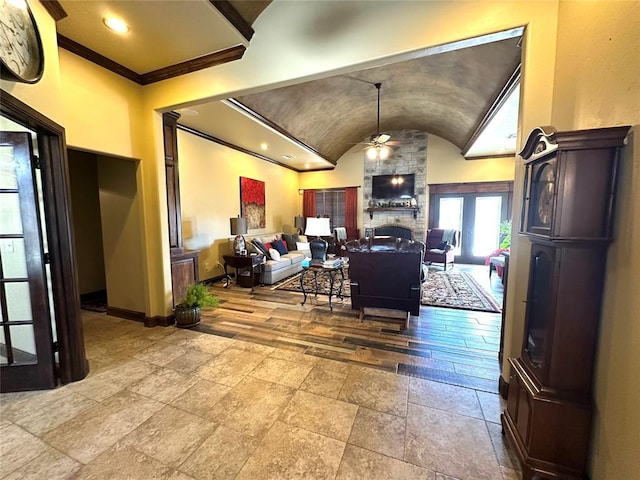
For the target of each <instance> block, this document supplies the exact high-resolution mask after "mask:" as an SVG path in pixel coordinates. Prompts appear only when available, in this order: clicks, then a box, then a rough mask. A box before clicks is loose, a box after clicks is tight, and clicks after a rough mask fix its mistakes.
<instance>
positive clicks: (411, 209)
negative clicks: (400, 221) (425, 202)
mask: <svg viewBox="0 0 640 480" xmlns="http://www.w3.org/2000/svg"><path fill="white" fill-rule="evenodd" d="M419 211H420V208H419V207H369V208H367V212H369V218H370V219H371V220H373V212H413V218H418V212H419Z"/></svg>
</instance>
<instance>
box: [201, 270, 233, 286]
mask: <svg viewBox="0 0 640 480" xmlns="http://www.w3.org/2000/svg"><path fill="white" fill-rule="evenodd" d="M231 270H233V269H231ZM229 276H231V277H234V276H235V273H234V272H233V271H231V272H229ZM224 278H225V276H224V275H216V276H215V277H209V278H205V279H203V280H200V282H199V283H215V282H219V281H220V280H223V279H224Z"/></svg>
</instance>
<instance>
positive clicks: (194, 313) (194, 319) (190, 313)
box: [173, 305, 200, 328]
mask: <svg viewBox="0 0 640 480" xmlns="http://www.w3.org/2000/svg"><path fill="white" fill-rule="evenodd" d="M173 313H174V315H175V317H176V327H178V328H190V327H195V326H196V325H198V324H199V323H200V307H187V306H184V305H176V307H175V308H174V310H173Z"/></svg>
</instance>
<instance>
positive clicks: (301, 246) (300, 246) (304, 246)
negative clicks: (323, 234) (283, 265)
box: [296, 242, 311, 251]
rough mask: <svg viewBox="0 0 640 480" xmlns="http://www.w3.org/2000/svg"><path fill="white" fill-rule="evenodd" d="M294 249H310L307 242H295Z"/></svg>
mask: <svg viewBox="0 0 640 480" xmlns="http://www.w3.org/2000/svg"><path fill="white" fill-rule="evenodd" d="M296 250H308V251H311V247H310V246H309V242H296Z"/></svg>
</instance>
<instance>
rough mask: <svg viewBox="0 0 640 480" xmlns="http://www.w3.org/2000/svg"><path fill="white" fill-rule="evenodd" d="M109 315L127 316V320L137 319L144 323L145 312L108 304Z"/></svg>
mask: <svg viewBox="0 0 640 480" xmlns="http://www.w3.org/2000/svg"><path fill="white" fill-rule="evenodd" d="M107 315H111V316H112V317H118V318H126V319H127V320H135V321H136V322H140V323H144V321H145V315H144V312H136V311H135V310H127V309H126V308H118V307H111V306H109V305H107Z"/></svg>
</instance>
